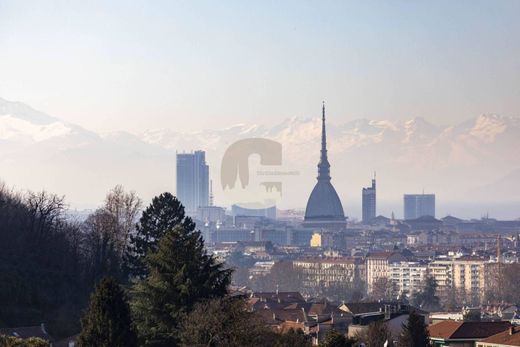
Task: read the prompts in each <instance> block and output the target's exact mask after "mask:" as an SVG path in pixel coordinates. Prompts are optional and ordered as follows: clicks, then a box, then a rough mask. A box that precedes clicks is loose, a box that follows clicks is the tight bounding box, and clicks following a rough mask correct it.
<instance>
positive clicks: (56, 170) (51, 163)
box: [0, 98, 520, 218]
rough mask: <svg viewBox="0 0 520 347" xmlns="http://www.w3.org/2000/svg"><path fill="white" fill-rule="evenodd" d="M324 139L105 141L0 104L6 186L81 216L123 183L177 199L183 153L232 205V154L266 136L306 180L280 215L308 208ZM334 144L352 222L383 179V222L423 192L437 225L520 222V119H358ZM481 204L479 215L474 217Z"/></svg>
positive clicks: (337, 179) (292, 123)
mask: <svg viewBox="0 0 520 347" xmlns="http://www.w3.org/2000/svg"><path fill="white" fill-rule="evenodd" d="M320 134H321V121H320V118H319V117H316V118H313V119H303V118H299V117H293V118H289V119H286V120H284V121H283V122H281V123H280V124H276V125H274V126H267V125H255V124H239V125H234V126H231V127H227V128H223V129H215V130H201V131H198V132H193V133H181V132H177V131H175V130H172V129H156V130H147V131H144V132H143V133H140V134H131V133H128V132H124V131H121V132H112V133H107V134H98V133H95V132H92V131H89V130H86V129H84V128H82V127H80V126H78V125H74V124H71V123H68V122H66V121H63V120H60V119H58V118H55V117H52V116H49V115H46V114H44V113H42V112H39V111H36V110H34V109H32V108H31V107H29V106H27V105H25V104H23V103H19V102H11V101H7V100H4V99H1V98H0V150H1V152H0V153H1V154H0V179H2V180H4V181H5V183H7V184H8V185H11V186H15V187H16V188H20V189H32V190H39V189H42V188H44V189H47V190H49V191H52V192H56V193H58V194H64V195H66V196H67V200H68V201H69V202H70V203H71V204H72V205H73V206H76V207H93V206H95V205H96V204H98V203H100V202H101V201H102V200H103V197H104V195H105V192H106V191H107V190H108V189H110V188H111V187H113V186H114V185H116V184H119V183H120V184H123V185H124V186H125V187H127V188H128V189H133V190H136V191H137V192H138V193H139V194H140V195H141V196H142V197H143V198H144V199H145V201H146V200H149V199H150V198H151V197H152V196H154V195H155V194H158V193H160V192H162V191H165V190H169V191H174V190H175V153H176V151H183V150H194V149H202V150H205V151H206V152H207V154H206V156H207V160H208V163H209V165H210V171H211V177H212V179H213V180H214V182H215V184H214V193H215V196H216V201H217V203H221V204H229V203H231V201H226V199H225V197H224V196H223V195H222V194H221V190H220V185H219V184H218V182H219V180H220V175H219V170H220V161H221V159H222V155H223V153H224V151H225V150H226V149H227V147H228V146H229V145H231V144H232V143H233V142H235V141H237V140H239V139H244V138H251V137H264V138H269V139H272V140H276V141H278V142H280V143H281V144H282V147H283V169H284V170H288V171H294V172H298V175H296V176H292V177H291V178H290V180H287V182H284V192H283V198H282V203H281V206H282V207H285V208H289V207H290V208H304V207H305V201H306V199H307V197H308V194H309V193H310V190H311V189H312V187H313V185H314V182H315V176H316V164H317V161H318V157H319V141H320ZM327 135H328V143H329V156H330V157H329V159H330V161H331V165H332V170H331V172H332V177H333V184H334V185H335V187H336V189H337V191H338V193H339V195H340V197H341V198H342V200H343V204H344V208H345V210H346V214H347V215H349V216H354V217H358V216H359V214H360V213H359V210H360V204H361V201H360V200H361V198H360V194H361V193H360V191H361V187H362V186H366V185H368V184H369V183H370V179H371V177H372V173H373V171H377V177H378V198H379V199H380V202H381V203H380V205H379V206H380V207H381V208H380V212H381V213H383V214H387V215H388V214H389V213H390V212H391V210H395V212H396V214H397V215H400V214H401V212H402V206H401V199H402V194H403V193H414V192H415V193H419V192H421V191H422V190H423V189H425V191H426V192H434V193H436V194H437V196H438V197H437V201H438V204H437V206H438V208H437V211H438V215H439V216H442V215H444V214H446V213H452V214H454V215H456V214H457V213H459V214H461V215H462V214H464V213H466V212H467V213H468V214H469V213H472V214H473V216H474V217H478V216H479V213H484V212H487V211H489V210H491V211H493V212H495V214H497V216H498V215H499V214H500V213H501V212H500V210H499V209H498V207H497V208H495V210H493V206H504V205H503V204H507V206H508V207H507V209H508V211H509V212H507V216H506V215H504V216H501V217H510V218H513V217H520V208H519V206H520V204H519V203H518V202H519V201H520V184H518V182H519V180H520V161H519V160H518V158H519V155H518V154H517V149H518V148H520V118H519V117H510V116H501V115H492V114H487V115H480V116H477V117H475V118H473V119H469V120H467V121H465V122H462V123H458V124H452V125H444V126H440V125H434V124H432V123H430V122H428V121H427V120H425V119H422V118H414V119H410V120H407V121H388V120H368V119H356V120H350V121H345V122H344V123H341V124H332V123H328V127H327ZM476 201H479V202H480V203H479V205H478V207H474V208H470V206H473V205H472V204H476V203H475V202H476ZM497 203H499V204H497ZM457 206H460V208H459V207H457ZM475 206H476V205H475ZM488 207H489V208H488ZM459 211H460V212H459ZM462 211H466V212H462ZM468 211H471V212H468ZM515 211H518V212H517V213H516V212H515ZM515 213H516V214H515Z"/></svg>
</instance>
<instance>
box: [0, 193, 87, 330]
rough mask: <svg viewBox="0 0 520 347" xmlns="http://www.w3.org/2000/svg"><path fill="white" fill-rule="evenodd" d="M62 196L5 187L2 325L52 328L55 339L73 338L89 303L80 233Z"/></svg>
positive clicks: (0, 241)
mask: <svg viewBox="0 0 520 347" xmlns="http://www.w3.org/2000/svg"><path fill="white" fill-rule="evenodd" d="M65 213H66V205H65V203H64V200H63V198H62V197H59V196H56V195H54V194H50V193H48V192H45V191H42V192H38V193H33V192H27V193H16V192H13V191H12V190H11V189H9V188H7V187H6V186H5V185H3V184H1V183H0V293H1V295H0V307H2V309H0V322H1V324H2V325H5V326H20V325H22V324H31V325H32V324H39V323H41V322H42V321H45V322H47V323H48V328H49V330H50V331H51V332H52V334H53V335H54V336H64V335H72V334H73V333H75V332H77V330H78V329H79V317H80V312H81V309H82V308H83V305H84V304H85V302H86V301H87V294H86V293H88V291H89V289H87V288H86V287H87V286H88V285H85V284H84V281H83V273H84V272H83V267H82V263H83V262H82V257H81V252H80V245H79V242H78V239H79V237H78V235H79V234H80V233H79V228H78V226H77V225H76V224H75V223H73V222H71V221H70V220H69V219H68V218H67V216H66V215H65Z"/></svg>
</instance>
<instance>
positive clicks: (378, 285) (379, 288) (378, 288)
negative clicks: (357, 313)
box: [371, 276, 396, 300]
mask: <svg viewBox="0 0 520 347" xmlns="http://www.w3.org/2000/svg"><path fill="white" fill-rule="evenodd" d="M395 292H396V288H395V284H394V283H393V282H392V281H391V280H390V279H389V278H388V277H385V276H381V277H378V278H376V279H375V281H374V283H372V293H371V297H372V298H373V299H375V300H392V299H394V298H395V295H394V294H395Z"/></svg>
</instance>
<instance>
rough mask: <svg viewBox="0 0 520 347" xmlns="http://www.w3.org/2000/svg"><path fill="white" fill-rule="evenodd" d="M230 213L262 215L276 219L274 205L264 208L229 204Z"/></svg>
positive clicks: (234, 214) (234, 215)
mask: <svg viewBox="0 0 520 347" xmlns="http://www.w3.org/2000/svg"><path fill="white" fill-rule="evenodd" d="M231 215H232V216H233V217H264V218H269V219H276V206H271V207H265V208H254V207H253V206H251V207H243V206H239V205H232V206H231Z"/></svg>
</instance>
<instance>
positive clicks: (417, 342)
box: [398, 311, 430, 347]
mask: <svg viewBox="0 0 520 347" xmlns="http://www.w3.org/2000/svg"><path fill="white" fill-rule="evenodd" d="M428 337H429V334H428V329H427V328H426V324H424V319H423V317H421V316H420V315H418V314H417V313H415V311H412V312H411V313H410V315H409V316H408V323H407V324H403V329H402V332H401V335H400V336H399V342H398V347H426V346H430V341H429V338H428Z"/></svg>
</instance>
